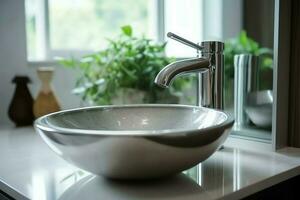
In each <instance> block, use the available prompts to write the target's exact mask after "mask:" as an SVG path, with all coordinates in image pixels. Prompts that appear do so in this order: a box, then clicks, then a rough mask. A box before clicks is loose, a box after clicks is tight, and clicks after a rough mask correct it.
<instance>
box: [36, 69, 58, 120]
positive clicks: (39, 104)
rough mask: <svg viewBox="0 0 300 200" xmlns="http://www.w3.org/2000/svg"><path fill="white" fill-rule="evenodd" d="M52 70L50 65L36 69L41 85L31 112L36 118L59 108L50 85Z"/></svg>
mask: <svg viewBox="0 0 300 200" xmlns="http://www.w3.org/2000/svg"><path fill="white" fill-rule="evenodd" d="M53 72H54V69H53V68H52V67H40V68H39V69H38V70H37V75H38V77H39V79H40V80H41V83H42V85H41V89H40V91H39V93H38V95H37V98H36V100H35V101H34V104H33V113H34V116H35V117H36V118H38V117H41V116H43V115H46V114H49V113H52V112H56V111H59V110H60V105H59V103H58V100H57V98H56V96H55V94H54V92H53V90H52V87H51V80H52V77H53Z"/></svg>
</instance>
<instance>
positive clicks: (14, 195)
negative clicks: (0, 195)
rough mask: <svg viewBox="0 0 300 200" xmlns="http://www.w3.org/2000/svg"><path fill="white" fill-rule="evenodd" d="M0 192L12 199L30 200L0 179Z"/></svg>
mask: <svg viewBox="0 0 300 200" xmlns="http://www.w3.org/2000/svg"><path fill="white" fill-rule="evenodd" d="M0 190H1V191H2V192H4V193H5V194H7V195H9V196H10V197H12V198H14V199H17V200H19V199H20V200H30V199H29V198H28V197H26V196H25V195H24V194H22V193H21V192H20V191H18V190H17V189H15V188H14V187H12V186H10V185H9V184H7V183H5V182H4V181H3V180H2V179H0Z"/></svg>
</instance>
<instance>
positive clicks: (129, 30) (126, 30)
mask: <svg viewBox="0 0 300 200" xmlns="http://www.w3.org/2000/svg"><path fill="white" fill-rule="evenodd" d="M121 29H122V31H123V33H124V34H125V35H127V36H129V37H131V36H132V28H131V26H130V25H126V26H122V27H121Z"/></svg>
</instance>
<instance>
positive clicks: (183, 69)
mask: <svg viewBox="0 0 300 200" xmlns="http://www.w3.org/2000/svg"><path fill="white" fill-rule="evenodd" d="M167 36H168V37H170V38H171V39H174V40H176V41H179V42H181V43H183V44H185V45H188V46H190V47H192V48H195V49H196V50H197V51H200V52H201V57H197V58H192V59H186V60H180V61H176V62H173V63H171V64H169V65H167V66H166V67H164V68H163V69H162V70H161V71H160V72H159V73H158V74H157V76H156V78H155V81H154V82H155V83H156V84H157V85H159V86H161V87H164V88H167V87H169V85H170V84H171V83H172V80H174V78H175V77H177V76H179V75H183V74H186V73H197V75H198V81H197V105H198V106H205V107H210V108H216V109H223V79H224V78H223V76H224V54H223V50H224V43H222V42H218V41H205V42H202V43H201V45H198V44H195V43H193V42H191V41H189V40H186V39H184V38H182V37H180V36H178V35H176V34H174V33H170V32H169V33H168V34H167ZM198 55H199V54H198Z"/></svg>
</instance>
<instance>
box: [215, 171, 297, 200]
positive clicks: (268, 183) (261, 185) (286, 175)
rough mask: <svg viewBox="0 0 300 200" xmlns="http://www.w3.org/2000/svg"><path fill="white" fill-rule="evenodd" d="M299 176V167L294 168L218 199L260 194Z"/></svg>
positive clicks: (240, 197)
mask: <svg viewBox="0 0 300 200" xmlns="http://www.w3.org/2000/svg"><path fill="white" fill-rule="evenodd" d="M298 175H300V166H296V167H294V168H292V169H290V170H287V171H283V172H281V173H279V174H277V175H275V176H272V177H269V178H267V179H263V180H260V181H258V182H256V183H253V184H251V185H248V186H246V187H244V188H242V189H240V190H237V191H235V192H232V193H230V194H227V195H225V196H222V197H221V198H219V199H222V200H234V199H242V198H245V197H247V196H250V195H252V194H255V193H257V192H260V191H262V190H264V189H267V188H270V187H272V186H275V185H277V184H279V183H281V182H284V181H286V180H289V179H291V178H294V177H296V176H298Z"/></svg>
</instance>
